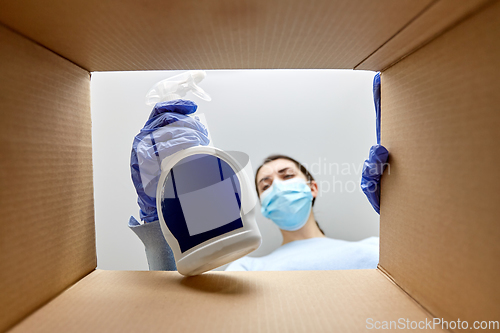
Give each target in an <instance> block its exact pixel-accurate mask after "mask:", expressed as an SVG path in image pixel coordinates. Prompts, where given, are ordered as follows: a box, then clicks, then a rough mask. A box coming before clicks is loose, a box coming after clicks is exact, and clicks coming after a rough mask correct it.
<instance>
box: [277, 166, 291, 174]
mask: <svg viewBox="0 0 500 333" xmlns="http://www.w3.org/2000/svg"><path fill="white" fill-rule="evenodd" d="M288 169H290V168H289V167H286V168H283V169H281V170H278V173H283V172H285V171H286V170H288Z"/></svg>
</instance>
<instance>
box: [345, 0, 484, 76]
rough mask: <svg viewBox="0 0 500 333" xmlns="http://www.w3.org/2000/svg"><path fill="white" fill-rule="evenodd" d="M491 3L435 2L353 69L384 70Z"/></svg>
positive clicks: (470, 0)
mask: <svg viewBox="0 0 500 333" xmlns="http://www.w3.org/2000/svg"><path fill="white" fill-rule="evenodd" d="M491 2H492V1H491V0H468V1H456V0H440V1H434V2H433V3H432V4H431V5H429V7H428V8H427V9H426V10H425V11H423V12H422V14H421V15H419V16H418V17H416V18H415V19H414V20H413V21H411V22H409V23H408V25H407V26H405V27H404V29H402V30H401V31H400V32H398V33H397V34H396V35H395V36H394V37H393V38H391V39H390V40H388V41H387V42H386V43H385V44H384V45H382V46H381V47H380V48H379V49H377V50H376V51H375V52H374V53H373V54H371V55H370V56H369V57H368V58H367V59H365V60H364V61H363V62H362V63H361V64H359V65H358V66H356V67H355V69H366V70H378V71H381V70H384V69H386V68H388V67H389V66H391V65H392V64H394V63H395V62H397V61H399V60H400V59H401V58H403V57H405V56H407V55H409V54H410V53H412V52H413V51H414V50H416V49H418V48H419V47H422V46H423V45H424V44H425V43H427V42H429V41H431V40H432V39H434V38H435V37H436V36H437V35H439V34H440V33H442V32H443V31H444V30H446V29H450V28H452V27H453V25H454V24H456V22H458V21H460V20H462V19H464V18H465V17H467V16H468V15H472V14H473V13H474V12H475V11H477V10H480V9H481V8H482V7H483V6H486V5H488V4H489V3H491Z"/></svg>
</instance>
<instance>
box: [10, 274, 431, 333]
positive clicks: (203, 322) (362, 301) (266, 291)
mask: <svg viewBox="0 0 500 333" xmlns="http://www.w3.org/2000/svg"><path fill="white" fill-rule="evenodd" d="M369 318H371V319H373V322H375V321H396V322H397V321H398V320H400V318H403V319H404V320H406V319H408V320H410V321H416V322H420V321H422V322H425V321H426V320H427V321H428V322H429V321H432V317H430V316H429V315H428V314H427V313H425V312H424V310H423V309H422V308H421V307H420V306H419V305H418V304H416V303H415V302H414V301H413V300H412V299H411V298H410V297H408V296H407V295H406V294H405V293H403V292H402V291H401V290H400V289H399V288H397V287H396V286H395V285H394V284H393V283H391V282H390V281H389V280H388V279H387V278H386V277H385V276H383V275H382V273H380V271H378V270H353V271H290V272H209V273H206V274H202V275H200V276H196V277H190V278H186V277H183V276H182V275H180V274H179V273H177V272H131V271H128V272H127V271H102V270H97V271H95V272H93V273H92V274H90V275H89V276H87V277H85V278H84V279H82V280H81V281H80V282H78V283H77V284H76V285H74V286H73V287H71V288H70V289H68V290H67V291H65V292H64V293H63V294H61V295H60V296H59V297H57V298H56V299H55V300H53V301H52V302H50V303H49V304H48V305H46V306H45V307H43V308H41V309H40V310H39V311H37V312H36V313H35V314H33V315H32V316H30V317H28V318H27V319H26V320H24V321H23V322H21V323H20V324H19V325H18V326H16V327H15V328H14V329H13V330H12V331H11V332H12V333H17V332H50V333H54V332H359V331H364V330H366V327H367V320H368V322H369V323H371V321H370V320H369ZM437 328H438V327H436V330H435V331H437V332H439V331H440V330H439V329H437ZM424 331H425V330H424ZM433 332H434V330H433Z"/></svg>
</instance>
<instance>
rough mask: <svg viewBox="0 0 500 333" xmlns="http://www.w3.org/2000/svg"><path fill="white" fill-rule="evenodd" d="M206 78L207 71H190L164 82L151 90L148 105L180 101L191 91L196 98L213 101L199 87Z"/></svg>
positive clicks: (148, 95) (147, 99)
mask: <svg viewBox="0 0 500 333" xmlns="http://www.w3.org/2000/svg"><path fill="white" fill-rule="evenodd" d="M206 76H207V74H206V73H205V71H188V72H184V73H182V74H179V75H175V76H172V77H169V78H168V79H165V80H162V81H160V82H158V83H157V84H155V85H154V86H153V87H152V88H151V89H149V91H148V93H147V94H146V104H147V105H150V106H153V105H155V104H156V103H159V102H166V101H171V100H174V99H180V98H183V97H184V96H186V94H187V93H188V92H189V91H191V92H192V93H193V95H195V96H196V97H199V98H201V99H203V100H205V101H211V100H212V98H211V97H210V95H209V94H207V93H206V92H205V91H204V90H203V89H201V88H200V87H199V86H198V84H199V83H200V82H201V81H202V80H203V79H204V78H205V77H206Z"/></svg>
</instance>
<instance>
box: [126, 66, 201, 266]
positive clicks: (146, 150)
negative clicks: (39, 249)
mask: <svg viewBox="0 0 500 333" xmlns="http://www.w3.org/2000/svg"><path fill="white" fill-rule="evenodd" d="M205 75H206V74H205V72H203V71H190V72H185V73H182V74H180V75H177V76H174V77H172V78H169V79H166V80H163V81H160V82H158V83H157V84H156V85H155V86H153V88H151V89H150V90H149V92H148V93H147V95H146V104H148V105H154V107H153V110H152V111H151V114H150V115H149V118H148V120H147V121H146V124H145V125H144V127H143V128H142V129H141V131H140V132H139V134H137V135H136V136H135V138H134V142H133V145H132V155H131V158H130V169H131V173H132V181H133V183H134V186H135V189H136V191H137V196H138V197H137V203H138V204H139V208H140V210H139V217H140V220H142V221H143V222H144V223H143V224H141V223H139V221H137V220H136V219H135V218H134V217H133V216H131V217H130V220H129V223H128V226H129V227H130V229H131V230H132V231H134V233H135V234H136V235H137V236H138V237H139V238H140V239H141V241H142V242H143V243H144V246H145V250H146V257H147V260H148V265H149V269H150V270H176V265H175V260H174V255H173V252H172V250H171V248H170V247H169V245H168V243H167V242H166V241H165V238H164V237H163V234H162V231H161V227H160V223H159V221H158V213H157V209H156V189H157V186H158V179H159V178H160V175H161V162H162V160H163V159H164V158H166V157H168V156H170V155H172V154H174V153H176V152H178V151H180V150H182V149H186V148H190V147H195V146H199V145H202V146H206V145H208V144H209V143H210V140H209V136H208V131H207V129H206V128H205V126H204V125H203V123H201V122H200V121H199V120H198V119H197V118H196V117H191V116H189V115H190V114H192V113H194V112H196V109H197V108H198V106H197V105H196V103H194V102H192V101H190V100H184V99H181V98H182V97H183V96H185V95H186V93H187V92H189V91H193V92H196V94H195V95H196V96H198V97H200V98H202V99H205V100H210V96H209V95H208V94H206V93H205V92H204V91H203V90H202V89H201V88H200V87H198V86H197V85H196V84H197V83H199V82H200V81H201V80H202V79H203V78H204V77H205Z"/></svg>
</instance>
